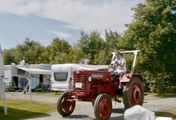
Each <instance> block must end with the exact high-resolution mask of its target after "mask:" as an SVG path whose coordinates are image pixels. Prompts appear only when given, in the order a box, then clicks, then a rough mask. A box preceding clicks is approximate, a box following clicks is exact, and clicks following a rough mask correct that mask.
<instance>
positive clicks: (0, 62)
mask: <svg viewBox="0 0 176 120" xmlns="http://www.w3.org/2000/svg"><path fill="white" fill-rule="evenodd" d="M3 78H4V59H3V51H2V49H1V46H0V97H2V98H3V102H4V113H5V115H7V106H6V95H5V86H4V82H3Z"/></svg>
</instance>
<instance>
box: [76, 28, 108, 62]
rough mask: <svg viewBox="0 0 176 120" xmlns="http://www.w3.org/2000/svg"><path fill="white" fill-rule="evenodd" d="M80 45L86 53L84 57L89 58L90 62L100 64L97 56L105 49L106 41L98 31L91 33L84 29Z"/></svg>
mask: <svg viewBox="0 0 176 120" xmlns="http://www.w3.org/2000/svg"><path fill="white" fill-rule="evenodd" d="M79 47H80V49H81V50H82V51H83V53H84V59H89V60H90V64H100V63H99V62H98V60H97V57H98V56H99V55H100V54H99V53H101V52H102V51H104V50H105V47H106V43H105V40H104V39H103V38H102V37H101V36H100V34H99V33H98V32H97V31H93V32H91V33H90V34H87V33H85V32H83V31H82V32H81V37H80V43H79ZM95 59H96V60H95Z"/></svg>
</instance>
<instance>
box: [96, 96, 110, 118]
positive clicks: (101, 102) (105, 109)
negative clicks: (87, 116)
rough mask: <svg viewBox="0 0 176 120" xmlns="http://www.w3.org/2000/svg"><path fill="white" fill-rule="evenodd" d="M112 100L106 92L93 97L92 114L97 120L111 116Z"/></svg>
mask: <svg viewBox="0 0 176 120" xmlns="http://www.w3.org/2000/svg"><path fill="white" fill-rule="evenodd" d="M111 111H112V101H111V98H110V97H109V95H108V94H100V95H98V96H97V98H96V99H95V105H94V114H95V117H96V119H97V120H108V119H109V118H110V116H111Z"/></svg>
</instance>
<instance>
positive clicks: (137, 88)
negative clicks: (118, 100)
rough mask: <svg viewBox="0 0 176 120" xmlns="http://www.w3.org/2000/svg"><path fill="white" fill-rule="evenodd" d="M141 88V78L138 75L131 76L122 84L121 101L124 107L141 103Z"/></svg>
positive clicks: (142, 97)
mask: <svg viewBox="0 0 176 120" xmlns="http://www.w3.org/2000/svg"><path fill="white" fill-rule="evenodd" d="M143 99H144V96H143V88H142V80H141V79H140V77H138V76H133V77H132V79H131V80H130V82H129V83H127V85H126V86H124V90H123V103H124V106H125V109H127V108H130V107H131V106H133V105H142V104H143Z"/></svg>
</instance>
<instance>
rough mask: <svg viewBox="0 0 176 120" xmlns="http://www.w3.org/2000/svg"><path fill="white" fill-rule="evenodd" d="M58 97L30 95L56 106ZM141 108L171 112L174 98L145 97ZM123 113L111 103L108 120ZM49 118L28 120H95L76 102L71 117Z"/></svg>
mask: <svg viewBox="0 0 176 120" xmlns="http://www.w3.org/2000/svg"><path fill="white" fill-rule="evenodd" d="M7 98H11V99H16V100H18V99H25V100H30V96H29V95H28V94H20V93H13V94H12V93H10V94H9V93H8V94H7ZM57 99H58V97H53V96H52V97H51V96H49V97H48V96H38V95H32V100H34V101H39V102H46V103H53V104H56V102H57ZM143 106H144V107H145V108H147V109H149V110H152V111H155V112H156V111H167V112H172V111H173V110H174V111H175V110H176V98H175V97H172V98H158V97H154V96H145V99H144V104H143ZM123 113H124V105H123V103H116V102H113V110H112V114H111V118H110V120H117V119H118V120H123ZM49 114H50V116H47V117H39V118H32V119H28V120H70V119H71V120H75V119H76V120H95V116H94V108H93V106H92V104H91V103H89V102H77V103H76V108H75V110H74V112H73V113H72V115H71V116H69V117H66V118H63V117H62V116H61V115H59V114H58V112H57V110H55V111H54V112H51V113H49Z"/></svg>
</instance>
